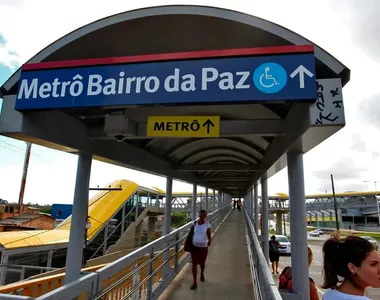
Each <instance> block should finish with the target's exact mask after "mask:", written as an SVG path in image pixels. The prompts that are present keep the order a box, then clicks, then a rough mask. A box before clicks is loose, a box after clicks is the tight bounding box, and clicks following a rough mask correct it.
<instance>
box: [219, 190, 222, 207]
mask: <svg viewBox="0 0 380 300" xmlns="http://www.w3.org/2000/svg"><path fill="white" fill-rule="evenodd" d="M221 207H222V193H221V192H219V191H218V209H219V208H221Z"/></svg>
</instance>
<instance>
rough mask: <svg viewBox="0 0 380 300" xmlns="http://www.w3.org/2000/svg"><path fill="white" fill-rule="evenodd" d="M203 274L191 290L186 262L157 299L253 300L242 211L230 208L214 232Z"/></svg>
mask: <svg viewBox="0 0 380 300" xmlns="http://www.w3.org/2000/svg"><path fill="white" fill-rule="evenodd" d="M198 275H199V274H198ZM205 277H206V281H205V282H200V281H199V282H198V289H197V290H194V291H192V290H190V286H191V284H192V274H191V263H189V264H187V265H186V266H185V267H184V268H183V270H182V271H181V273H180V274H179V275H178V276H177V277H176V278H175V280H174V281H173V282H172V284H171V285H170V286H169V287H168V289H167V290H166V291H165V292H164V293H163V294H162V295H161V297H160V298H159V300H178V299H180V300H188V299H189V300H190V299H197V300H198V299H199V300H200V299H207V300H212V299H228V300H231V299H239V300H244V299H253V289H252V280H251V272H250V268H249V260H248V251H247V245H246V243H245V236H244V216H243V212H242V211H240V212H239V211H232V212H231V214H230V215H229V217H228V218H227V220H226V221H225V222H224V224H223V225H222V226H221V228H220V231H218V233H217V234H216V235H215V237H214V240H213V243H212V245H211V247H210V249H209V255H208V258H207V261H206V270H205Z"/></svg>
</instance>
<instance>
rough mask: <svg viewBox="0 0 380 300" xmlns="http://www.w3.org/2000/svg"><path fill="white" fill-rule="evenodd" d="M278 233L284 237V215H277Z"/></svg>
mask: <svg viewBox="0 0 380 300" xmlns="http://www.w3.org/2000/svg"><path fill="white" fill-rule="evenodd" d="M276 233H277V234H279V235H282V213H279V212H278V213H276Z"/></svg>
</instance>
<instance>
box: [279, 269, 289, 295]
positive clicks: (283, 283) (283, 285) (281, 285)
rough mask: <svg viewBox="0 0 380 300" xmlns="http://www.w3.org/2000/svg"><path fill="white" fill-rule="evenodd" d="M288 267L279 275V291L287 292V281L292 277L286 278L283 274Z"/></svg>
mask: <svg viewBox="0 0 380 300" xmlns="http://www.w3.org/2000/svg"><path fill="white" fill-rule="evenodd" d="M289 268H290V267H285V268H284V269H283V270H282V272H281V274H280V278H279V284H278V288H279V289H281V290H287V289H288V283H289V281H290V280H291V279H292V276H290V277H286V276H285V273H286V271H287V270H288V269H289Z"/></svg>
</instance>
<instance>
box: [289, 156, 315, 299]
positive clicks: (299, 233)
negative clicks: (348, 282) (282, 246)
mask: <svg viewBox="0 0 380 300" xmlns="http://www.w3.org/2000/svg"><path fill="white" fill-rule="evenodd" d="M287 160H288V180H289V211H290V236H291V237H292V257H291V260H292V263H291V265H292V270H293V271H292V276H293V277H292V279H293V291H294V292H295V293H298V294H301V295H302V296H303V299H304V300H309V299H310V292H309V265H308V258H307V231H306V226H305V218H306V206H305V183H304V175H303V154H302V153H300V152H288V154H287Z"/></svg>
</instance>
